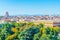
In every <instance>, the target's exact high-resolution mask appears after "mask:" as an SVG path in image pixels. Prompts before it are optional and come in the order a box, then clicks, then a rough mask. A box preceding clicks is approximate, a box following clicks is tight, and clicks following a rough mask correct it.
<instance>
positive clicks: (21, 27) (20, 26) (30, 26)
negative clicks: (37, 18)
mask: <svg viewBox="0 0 60 40" xmlns="http://www.w3.org/2000/svg"><path fill="white" fill-rule="evenodd" d="M59 32H60V29H59V28H58V27H47V28H45V27H44V25H43V24H39V25H35V24H34V23H33V22H26V23H17V22H11V23H9V22H6V23H4V24H0V40H60V36H59V35H58V34H59Z"/></svg>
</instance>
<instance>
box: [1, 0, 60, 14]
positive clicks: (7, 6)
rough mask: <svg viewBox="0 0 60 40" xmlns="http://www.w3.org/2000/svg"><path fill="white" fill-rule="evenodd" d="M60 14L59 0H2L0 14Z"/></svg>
mask: <svg viewBox="0 0 60 40" xmlns="http://www.w3.org/2000/svg"><path fill="white" fill-rule="evenodd" d="M6 11H8V12H9V14H10V15H60V1H59V0H0V15H5V12H6Z"/></svg>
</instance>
